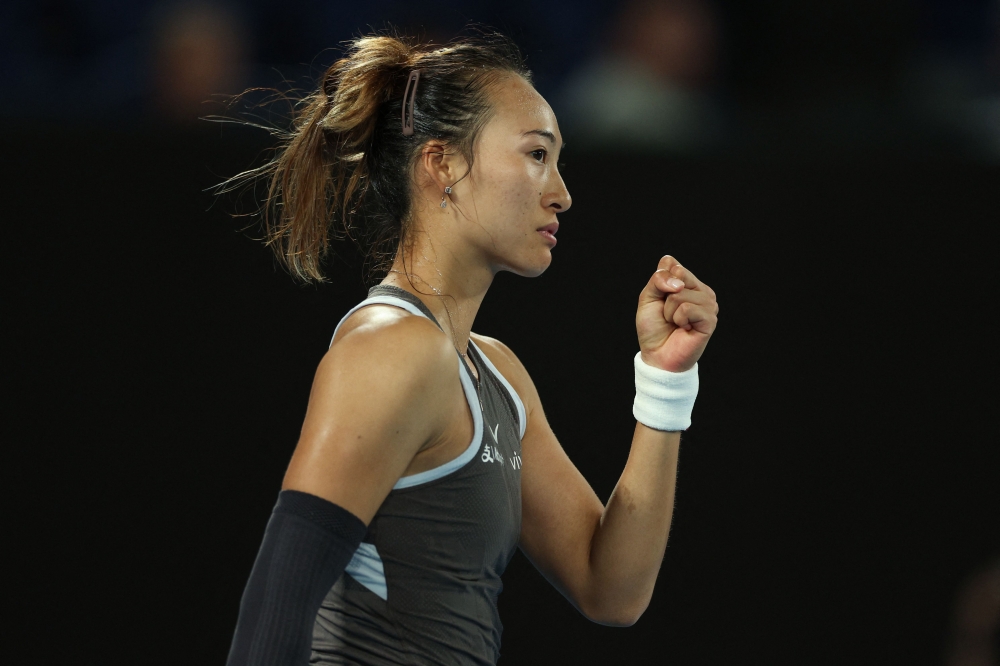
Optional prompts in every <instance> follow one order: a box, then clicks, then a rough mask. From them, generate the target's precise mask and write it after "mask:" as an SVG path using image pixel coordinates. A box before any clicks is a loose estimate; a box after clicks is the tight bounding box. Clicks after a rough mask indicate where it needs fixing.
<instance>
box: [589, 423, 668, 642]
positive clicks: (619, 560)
mask: <svg viewBox="0 0 1000 666" xmlns="http://www.w3.org/2000/svg"><path fill="white" fill-rule="evenodd" d="M679 445H680V433H679V432H662V431H659V430H653V429H651V428H647V427H646V426H644V425H642V424H641V423H637V424H636V428H635V435H634V436H633V438H632V449H631V451H630V452H629V457H628V462H627V463H626V465H625V470H624V471H623V472H622V475H621V478H620V479H619V480H618V484H617V485H616V486H615V490H614V492H613V493H612V494H611V498H610V499H609V500H608V503H607V506H606V507H605V509H604V513H603V515H602V517H601V521H600V524H599V525H598V526H597V528H596V530H595V532H594V535H593V538H592V540H591V547H590V586H589V587H590V594H589V595H588V596H589V597H590V598H589V599H588V602H589V603H588V606H589V607H590V612H588V615H590V616H591V617H592V618H593V619H594V620H596V621H598V622H604V623H608V624H631V623H632V622H634V621H635V620H636V619H638V617H639V615H640V614H641V613H642V611H643V610H645V608H646V606H647V605H648V604H649V600H650V598H651V597H652V594H653V586H654V585H655V583H656V576H657V574H658V572H659V569H660V563H661V562H662V560H663V553H664V550H665V549H666V546H667V536H668V534H669V532H670V520H671V516H672V514H673V506H674V488H675V486H676V481H677V453H678V448H679Z"/></svg>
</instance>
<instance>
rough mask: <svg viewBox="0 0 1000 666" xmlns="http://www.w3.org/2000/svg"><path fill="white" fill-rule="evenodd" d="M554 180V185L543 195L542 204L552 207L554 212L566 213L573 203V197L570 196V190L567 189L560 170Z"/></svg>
mask: <svg viewBox="0 0 1000 666" xmlns="http://www.w3.org/2000/svg"><path fill="white" fill-rule="evenodd" d="M554 180H555V182H554V183H552V185H553V187H552V188H551V189H550V191H549V192H548V193H547V194H546V195H545V196H544V197H542V205H543V206H544V207H545V208H550V209H552V211H553V212H556V213H564V212H566V211H567V210H569V207H570V206H572V205H573V197H571V196H570V194H569V190H568V189H566V183H564V182H563V179H562V175H561V174H560V173H559V172H556V173H555V179H554Z"/></svg>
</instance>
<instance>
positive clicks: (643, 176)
mask: <svg viewBox="0 0 1000 666" xmlns="http://www.w3.org/2000/svg"><path fill="white" fill-rule="evenodd" d="M470 23H479V24H485V25H489V26H492V27H494V28H496V29H498V30H500V31H502V32H505V33H507V34H508V35H510V36H511V37H513V38H514V40H515V41H517V42H518V44H519V45H520V46H521V48H522V49H523V51H524V53H525V55H526V56H527V60H528V64H529V66H530V68H531V69H532V70H533V72H534V76H535V82H536V84H537V87H538V89H539V91H540V92H541V93H542V94H543V95H545V97H546V98H547V99H548V100H549V101H550V102H551V104H552V106H553V108H554V110H555V111H556V114H557V116H558V118H559V120H560V124H561V127H562V130H563V133H564V137H565V139H566V141H567V144H568V147H567V149H566V151H565V152H564V154H563V155H564V156H563V160H564V161H565V167H564V168H563V172H564V175H565V178H566V181H567V184H568V186H569V188H570V191H571V193H572V194H573V195H574V205H573V209H572V210H570V211H568V212H567V213H565V214H564V215H563V216H562V222H563V227H562V229H561V231H560V235H559V237H560V244H559V248H558V249H557V250H556V251H555V261H554V262H553V265H552V267H551V268H550V269H549V271H548V272H547V273H546V274H545V275H544V276H542V277H540V278H538V279H536V280H524V279H520V278H515V277H513V276H510V275H500V276H499V277H498V279H497V281H496V284H495V286H494V288H493V289H492V290H491V292H490V295H489V297H488V298H487V300H486V302H485V304H484V307H483V310H482V312H481V314H480V318H479V320H478V321H477V330H478V331H480V332H482V333H484V334H487V335H494V336H496V337H499V338H500V339H502V340H504V341H505V342H506V343H507V344H508V345H509V346H510V347H511V348H513V349H514V350H515V352H517V353H518V355H519V356H520V357H521V359H522V361H523V362H524V363H525V365H526V366H527V367H528V369H529V371H531V372H532V375H533V377H534V378H535V381H536V384H537V385H538V387H539V391H540V393H541V396H542V399H543V402H544V403H545V404H546V411H547V413H548V415H549V418H550V421H551V422H552V424H553V427H554V429H555V431H556V433H557V435H559V437H560V439H561V441H562V442H563V444H564V446H565V448H566V449H567V451H568V452H569V454H570V456H571V458H573V460H574V461H575V462H576V463H577V465H578V466H579V467H580V469H581V471H583V473H584V474H585V476H587V478H588V479H589V480H590V481H591V483H592V484H593V485H594V488H595V490H597V492H598V494H599V495H600V496H601V497H602V498H606V497H607V495H608V494H609V493H610V491H611V489H612V488H613V487H614V483H615V481H616V480H617V477H618V474H619V473H620V470H621V469H622V467H623V465H624V461H625V458H626V456H627V449H628V443H629V437H630V433H631V429H632V423H633V421H632V418H631V411H630V409H629V406H630V404H631V401H632V387H631V382H632V376H631V374H630V370H629V362H628V359H629V358H630V356H631V355H632V354H633V353H634V351H635V346H636V343H635V338H634V328H633V315H634V306H635V298H636V295H637V293H638V291H639V289H640V288H641V286H642V285H643V284H644V283H645V281H646V279H647V278H648V274H649V273H650V272H651V271H652V270H653V269H654V268H655V264H656V261H657V259H658V258H659V257H660V256H661V255H662V254H664V253H671V254H674V255H676V256H678V257H679V258H680V259H681V260H682V261H683V262H684V263H685V264H686V265H688V266H690V267H691V268H692V269H693V270H694V271H695V272H696V273H698V274H699V276H700V277H702V279H704V280H705V281H706V282H708V283H709V284H711V285H712V286H713V287H714V288H715V289H716V291H717V292H718V293H719V298H720V303H721V305H722V313H721V324H720V328H719V332H718V334H717V335H716V337H715V339H714V340H713V342H712V345H711V346H710V349H709V351H708V353H707V355H706V357H705V359H704V361H703V363H702V376H703V379H702V384H703V389H702V395H701V397H700V398H699V404H698V407H697V409H696V413H695V425H694V427H693V428H692V429H691V431H689V433H688V434H687V436H686V438H685V443H684V445H683V447H682V459H681V471H680V479H679V488H678V497H677V506H676V513H675V521H674V526H673V531H672V535H671V542H670V545H669V546H668V550H667V555H666V559H665V562H664V566H663V570H662V573H661V576H660V581H659V584H658V589H657V593H656V596H655V597H654V600H653V603H652V605H651V606H650V608H649V610H648V611H647V613H646V614H645V615H644V616H643V618H642V619H641V620H640V621H639V623H638V624H636V625H635V626H634V627H631V628H628V629H610V628H604V627H598V626H596V625H592V624H590V623H588V622H587V621H586V620H584V619H583V618H582V617H580V616H579V615H578V614H577V613H576V612H575V611H574V610H573V609H572V608H571V607H570V606H569V604H568V603H566V602H565V601H564V600H563V599H561V598H560V597H559V595H558V594H557V593H556V592H555V591H554V590H552V589H551V587H549V586H548V584H547V583H546V582H545V581H544V580H543V579H542V578H541V577H540V576H539V575H538V574H537V573H535V572H534V571H533V569H532V568H531V566H530V564H528V563H527V561H526V560H525V559H524V558H523V557H522V556H520V555H518V557H517V558H515V560H514V561H513V562H512V563H511V566H510V569H509V571H508V573H507V575H506V576H505V583H506V590H505V592H504V594H503V595H502V597H501V602H500V603H501V614H502V618H503V620H504V623H505V625H506V631H505V634H504V645H503V656H502V658H501V663H505V664H522V663H526V664H532V663H579V664H597V663H636V664H645V663H675V664H734V663H740V664H742V663H747V664H789V665H792V664H796V665H798V664H848V663H850V664H868V663H872V664H874V663H878V664H947V665H949V666H958V665H962V666H980V665H985V664H997V663H1000V656H998V655H1000V643H998V641H1000V629H998V627H1000V575H998V573H997V572H998V570H1000V569H998V566H1000V565H998V564H997V562H998V558H1000V482H998V478H1000V454H998V442H1000V438H998V435H1000V432H998V428H997V418H996V415H997V409H996V406H995V403H996V398H997V392H996V389H995V386H996V379H995V378H996V376H997V370H998V363H997V344H996V341H997V334H996V331H997V324H998V321H997V319H998V318H997V302H998V296H1000V294H998V289H997V278H996V274H997V263H998V262H997V260H996V256H997V244H996V242H995V241H989V240H988V238H989V233H991V232H989V229H991V228H994V227H995V226H996V225H997V222H998V220H1000V215H998V210H1000V208H998V204H1000V201H998V192H1000V187H998V185H997V183H998V177H1000V2H997V1H996V0H912V1H909V2H906V1H904V0H882V1H878V2H873V1H871V0H869V1H866V2H862V1H860V0H841V1H838V2H833V1H832V0H831V1H827V0H823V1H822V2H809V3H803V2H792V1H791V0H761V1H760V2H755V3H737V2H732V1H723V0H717V1H714V2H712V1H709V0H645V1H643V0H635V1H631V2H630V1H621V2H610V1H607V0H601V1H590V2H586V1H580V2H567V1H565V0H548V1H546V2H540V1H538V2H533V1H528V0H508V1H507V2H498V1H488V0H481V1H479V2H475V1H470V2H438V1H436V0H429V1H424V2H419V3H417V2H412V3H403V2H389V1H382V0H372V1H369V2H367V3H356V2H352V3H347V2H334V1H319V0H282V1H281V2H277V1H275V0H257V1H255V2H242V3H216V2H180V3H175V2H145V1H143V0H133V1H132V2H123V1H121V0H91V1H89V2H84V1H82V0H80V1H75V0H38V1H34V2H27V1H24V0H8V1H7V2H5V3H3V5H2V6H0V120H2V124H0V149H2V153H0V154H2V155H3V158H4V160H3V173H4V177H3V180H2V187H3V191H2V195H3V202H4V204H5V213H6V216H5V217H6V223H5V224H6V230H5V233H4V235H3V238H4V261H3V262H2V264H0V265H2V270H3V278H4V279H3V284H4V285H5V296H4V306H5V308H4V310H5V316H4V320H5V326H4V328H5V330H6V333H7V335H6V336H5V337H7V344H6V345H5V352H6V353H5V354H4V361H3V363H4V373H3V374H4V377H5V380H6V382H7V383H8V385H9V388H8V392H7V395H8V399H7V400H6V401H5V406H6V418H5V419H4V426H3V428H4V431H5V434H4V436H3V441H4V443H5V444H6V446H5V451H6V453H7V459H8V461H9V462H8V463H7V464H6V465H5V476H6V477H7V479H8V482H7V483H6V484H4V488H5V493H6V494H7V501H6V507H7V509H6V511H5V516H6V520H5V522H6V523H7V524H8V525H9V528H10V529H9V530H8V532H7V533H8V535H9V536H8V541H7V551H8V554H9V556H11V557H12V558H13V560H14V562H13V564H12V565H11V566H10V569H9V571H10V579H11V581H12V585H10V588H11V589H12V591H13V593H12V594H11V595H10V596H9V598H10V599H11V608H12V610H13V612H14V617H13V618H12V619H11V620H10V621H9V623H8V626H7V632H8V633H9V635H10V636H11V639H12V640H11V639H8V640H7V641H5V643H6V645H5V648H4V649H5V650H14V651H20V652H22V653H23V652H24V650H25V649H27V650H29V651H31V653H32V654H33V657H32V661H33V662H35V663H65V662H73V663H82V664H118V663H129V664H133V663H144V664H147V663H148V664H178V663H185V664H221V663H224V660H225V655H226V653H227V650H228V645H229V641H230V638H231V635H232V629H233V627H234V625H235V620H236V613H237V610H238V605H239V598H240V595H241V593H242V589H243V585H244V583H245V581H246V577H247V575H248V573H249V570H250V567H251V565H252V563H253V558H254V556H255V555H256V550H257V546H258V544H259V542H260V538H261V535H262V533H263V528H264V525H265V524H266V521H267V518H268V515H269V513H270V509H271V506H272V505H273V502H274V498H275V496H276V494H277V492H278V489H279V486H280V481H281V476H282V474H283V471H284V467H285V465H286V463H287V460H288V457H289V455H290V453H291V450H292V448H293V447H294V444H295V440H296V437H297V432H298V427H299V425H300V423H301V419H302V415H303V413H304V407H305V401H306V398H307V396H308V391H309V385H310V381H311V376H312V372H313V369H314V368H315V366H316V364H317V362H318V360H319V358H320V357H321V356H322V354H323V351H324V349H325V346H326V344H327V343H328V340H329V335H330V334H331V333H332V330H333V327H334V325H335V324H336V322H337V321H338V320H339V318H340V316H341V315H342V313H343V312H344V311H346V309H347V308H348V307H350V305H352V304H353V303H355V302H357V301H358V300H360V299H361V298H363V296H364V291H365V283H364V282H363V280H362V262H361V259H360V257H359V256H358V253H357V251H356V250H354V249H353V248H351V247H349V246H344V247H342V248H340V249H339V250H338V253H337V256H336V257H335V259H334V261H333V262H332V263H331V266H330V272H331V280H330V282H329V283H328V284H325V285H322V286H319V287H302V286H297V285H296V284H294V283H293V282H292V280H291V278H289V277H288V276H287V275H285V274H284V273H282V272H281V271H280V269H278V268H277V267H276V265H275V262H274V260H273V259H272V258H271V257H270V256H269V254H268V251H267V250H266V249H265V248H264V247H263V246H262V245H261V244H260V243H259V242H258V241H257V240H256V237H257V236H259V229H257V228H256V227H255V226H254V222H253V219H252V218H250V217H245V216H244V217H241V216H240V215H246V214H249V213H252V212H253V211H254V210H255V206H256V203H257V199H256V198H255V193H254V192H253V191H250V192H245V193H244V194H243V196H227V197H221V198H219V197H215V196H213V195H212V193H211V191H210V188H211V187H212V186H213V185H215V184H217V183H219V182H221V181H222V180H224V179H225V178H227V177H230V176H232V175H234V174H236V173H238V172H239V171H241V170H243V169H245V168H248V167H250V166H255V165H259V164H261V163H263V161H264V160H266V159H267V157H268V155H269V152H268V151H269V149H270V148H271V147H273V142H272V140H271V138H270V136H269V135H268V134H267V133H266V132H264V131H261V130H256V129H252V128H249V127H241V126H239V125H233V124H218V123H211V122H208V121H206V120H204V118H205V117H207V116H212V115H216V114H226V115H230V116H232V117H235V118H243V119H254V118H258V119H263V120H264V121H266V122H268V123H273V124H277V125H279V126H280V125H281V123H282V122H284V121H283V118H284V113H285V112H287V109H276V110H268V109H259V108H257V109H255V108H252V107H248V106H236V107H230V106H227V99H228V97H227V95H231V94H233V93H237V92H240V91H242V90H244V89H246V88H250V87H264V88H269V87H277V88H279V89H288V88H299V89H306V90H308V89H309V88H310V87H311V86H312V85H313V84H314V82H315V77H316V76H317V75H318V74H319V73H320V72H321V71H322V70H323V69H324V68H325V67H326V66H327V65H329V64H330V63H331V62H333V61H334V60H335V59H336V58H337V57H338V54H339V52H340V49H341V48H342V44H343V42H344V40H349V39H351V38H352V37H356V36H359V35H362V34H365V33H368V32H370V31H371V30H377V29H384V28H386V27H387V26H394V27H395V28H397V29H398V30H399V31H401V32H404V33H407V34H411V35H414V36H416V37H419V38H423V39H429V40H434V41H438V42H444V41H447V40H448V39H450V38H452V37H453V36H455V35H456V34H459V33H461V32H462V31H463V30H464V29H466V28H467V26H468V25H469V24H470ZM581 414H583V415H599V416H596V417H595V416H590V418H589V419H587V420H586V421H581V419H580V415H581Z"/></svg>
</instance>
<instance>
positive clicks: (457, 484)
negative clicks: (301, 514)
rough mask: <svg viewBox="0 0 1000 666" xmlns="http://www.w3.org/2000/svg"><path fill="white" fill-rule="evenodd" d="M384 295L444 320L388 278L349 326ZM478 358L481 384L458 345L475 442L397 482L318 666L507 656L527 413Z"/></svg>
mask: <svg viewBox="0 0 1000 666" xmlns="http://www.w3.org/2000/svg"><path fill="white" fill-rule="evenodd" d="M374 304H385V305H393V306H395V307H399V308H402V309H404V310H407V311H408V312H410V313H412V314H414V315H418V316H421V317H427V318H428V319H430V320H431V321H433V322H434V323H435V324H437V323H438V322H437V321H436V320H435V319H434V316H433V315H432V314H431V312H430V310H428V309H427V307H426V306H425V305H424V304H423V303H421V302H420V300H419V299H418V298H416V297H415V296H413V295H412V294H410V293H409V292H407V291H405V290H403V289H399V288H398V287H393V286H389V285H379V286H377V287H373V288H372V289H371V290H370V291H369V292H368V298H367V299H366V300H364V301H362V302H361V303H360V304H358V305H357V306H356V307H354V308H353V309H352V310H350V311H349V312H348V313H347V314H346V315H345V316H344V318H343V319H342V320H341V322H340V325H342V324H343V323H344V320H346V319H347V318H348V317H349V316H351V315H352V314H354V312H356V311H357V310H358V309H359V308H362V307H365V306H368V305H374ZM340 325H338V326H337V329H338V330H339V328H340ZM438 327H439V328H440V325H438ZM334 336H336V331H335V332H334ZM468 355H469V357H470V358H471V359H472V361H473V363H475V365H476V368H477V369H478V370H479V376H480V380H479V383H478V386H477V382H476V380H475V379H474V378H473V376H472V373H471V372H470V371H469V368H468V367H467V366H466V364H465V362H464V361H463V360H462V359H461V357H460V356H458V354H457V352H456V356H458V365H457V367H456V371H457V372H458V373H459V378H460V379H461V382H462V387H463V389H464V391H465V397H466V400H467V401H468V403H469V408H470V409H471V410H472V418H473V422H474V426H475V427H474V434H473V436H472V441H471V442H470V443H469V446H468V447H467V448H466V449H465V451H464V452H463V453H462V454H461V455H459V456H458V457H457V458H455V459H454V460H452V461H450V462H448V463H445V464H444V465H441V466H440V467H437V468H434V469H431V470H428V471H426V472H421V473H419V474H414V475H412V476H404V477H402V478H401V479H399V481H398V482H397V483H396V485H395V486H394V487H393V489H392V491H391V492H390V493H389V495H388V497H386V499H385V501H384V502H383V503H382V506H381V507H379V510H378V512H377V513H376V514H375V517H374V518H373V519H372V522H371V524H370V525H369V526H368V533H367V535H366V536H365V538H364V540H363V542H362V543H361V545H360V546H359V547H358V550H357V552H355V554H354V557H353V558H352V559H351V562H350V564H348V566H347V569H346V572H345V575H343V576H341V578H340V580H338V581H337V583H336V584H335V585H334V586H333V587H332V588H331V589H330V591H329V593H328V594H327V595H326V599H325V600H324V601H323V605H322V607H321V608H320V611H319V614H318V615H317V617H316V623H315V625H314V627H313V644H312V658H311V660H310V663H312V664H362V665H369V664H370V665H375V664H411V665H418V664H420V665H422V664H495V663H496V661H497V659H498V658H499V656H500V635H501V632H502V631H503V625H502V624H501V623H500V617H499V615H498V614H497V597H498V596H499V594H500V591H501V590H502V589H503V584H502V583H501V581H500V576H501V574H503V572H504V569H505V568H506V567H507V563H508V562H510V559H511V557H513V555H514V551H515V549H516V548H517V542H518V539H519V537H520V532H521V471H520V470H521V437H523V435H524V428H525V411H524V405H523V404H522V402H521V399H520V397H518V395H517V393H516V392H515V391H514V389H513V388H512V387H511V385H510V384H509V383H508V382H507V380H506V379H505V378H504V377H503V375H501V374H500V373H499V371H497V369H496V368H495V367H494V366H493V364H492V363H490V361H489V359H488V358H486V356H485V354H483V353H482V352H480V350H479V349H478V348H477V347H476V345H475V343H473V342H472V341H470V342H469V349H468ZM372 398H373V399H377V396H372Z"/></svg>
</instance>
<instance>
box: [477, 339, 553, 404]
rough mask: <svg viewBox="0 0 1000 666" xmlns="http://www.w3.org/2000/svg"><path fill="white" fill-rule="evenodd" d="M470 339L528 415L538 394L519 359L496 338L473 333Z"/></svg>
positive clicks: (535, 402)
mask: <svg viewBox="0 0 1000 666" xmlns="http://www.w3.org/2000/svg"><path fill="white" fill-rule="evenodd" d="M472 339H473V340H475V342H476V346H478V347H479V349H481V350H482V352H483V353H484V354H486V357H487V358H489V359H490V363H492V364H493V365H494V366H496V369H497V370H499V371H500V374H502V375H503V376H504V378H506V379H507V381H508V382H510V384H511V386H513V387H514V390H515V391H517V394H518V395H519V396H521V400H522V401H523V402H524V407H525V409H527V410H528V413H529V414H530V413H531V412H532V411H533V409H534V407H535V406H536V405H537V403H538V392H537V391H536V390H535V384H534V382H533V381H532V380H531V375H530V374H528V370H527V369H526V368H525V367H524V364H523V363H521V359H519V358H518V357H517V355H516V354H514V352H513V351H511V348H510V347H508V346H507V345H505V344H504V343H502V342H500V341H499V340H497V339H496V338H491V337H489V336H486V335H479V334H478V333H473V334H472Z"/></svg>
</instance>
